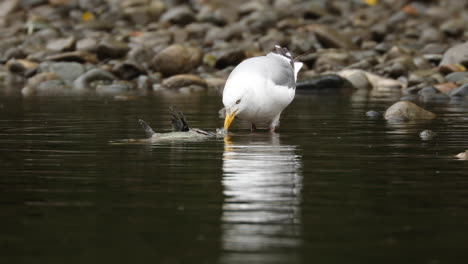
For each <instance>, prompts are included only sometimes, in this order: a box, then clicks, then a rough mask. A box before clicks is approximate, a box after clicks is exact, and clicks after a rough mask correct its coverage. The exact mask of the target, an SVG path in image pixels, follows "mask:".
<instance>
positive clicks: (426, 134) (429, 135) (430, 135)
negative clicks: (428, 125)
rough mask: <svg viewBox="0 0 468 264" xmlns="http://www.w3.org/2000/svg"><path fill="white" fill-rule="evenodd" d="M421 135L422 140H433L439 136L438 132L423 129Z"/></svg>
mask: <svg viewBox="0 0 468 264" xmlns="http://www.w3.org/2000/svg"><path fill="white" fill-rule="evenodd" d="M419 137H420V138H421V139H422V140H432V139H434V138H435V137H437V133H435V132H433V131H431V130H423V131H421V133H419Z"/></svg>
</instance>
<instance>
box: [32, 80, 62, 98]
mask: <svg viewBox="0 0 468 264" xmlns="http://www.w3.org/2000/svg"><path fill="white" fill-rule="evenodd" d="M64 89H67V88H65V83H63V82H62V80H59V79H55V80H48V81H44V82H41V83H40V84H39V85H37V87H36V93H37V94H39V95H46V94H47V95H52V94H62V93H63V90H64Z"/></svg>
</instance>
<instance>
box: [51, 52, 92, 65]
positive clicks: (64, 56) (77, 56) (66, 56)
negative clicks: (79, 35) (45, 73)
mask: <svg viewBox="0 0 468 264" xmlns="http://www.w3.org/2000/svg"><path fill="white" fill-rule="evenodd" d="M45 59H46V60H50V61H68V62H79V63H85V62H89V63H97V62H98V60H97V57H96V55H94V54H93V53H90V52H87V51H70V52H62V53H58V54H53V55H50V56H47V57H45Z"/></svg>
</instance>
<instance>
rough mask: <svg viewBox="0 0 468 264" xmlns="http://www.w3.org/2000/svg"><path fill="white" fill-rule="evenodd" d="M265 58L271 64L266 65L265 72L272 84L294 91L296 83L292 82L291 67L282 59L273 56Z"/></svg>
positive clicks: (292, 73) (292, 71)
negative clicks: (267, 72) (267, 73)
mask: <svg viewBox="0 0 468 264" xmlns="http://www.w3.org/2000/svg"><path fill="white" fill-rule="evenodd" d="M276 56H278V55H276ZM267 58H268V59H269V60H270V61H271V63H268V64H267V68H266V70H268V71H269V73H270V74H269V75H270V78H271V80H272V81H273V83H274V84H276V85H281V86H286V87H288V88H292V89H294V88H295V87H296V82H295V81H294V69H293V67H291V65H290V64H289V63H288V62H286V61H285V60H283V59H282V58H277V57H275V55H273V56H267Z"/></svg>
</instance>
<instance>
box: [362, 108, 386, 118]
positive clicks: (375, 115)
mask: <svg viewBox="0 0 468 264" xmlns="http://www.w3.org/2000/svg"><path fill="white" fill-rule="evenodd" d="M366 116H367V117H369V118H372V119H376V118H380V117H381V116H382V114H381V113H379V112H377V111H374V110H369V111H367V112H366Z"/></svg>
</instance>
